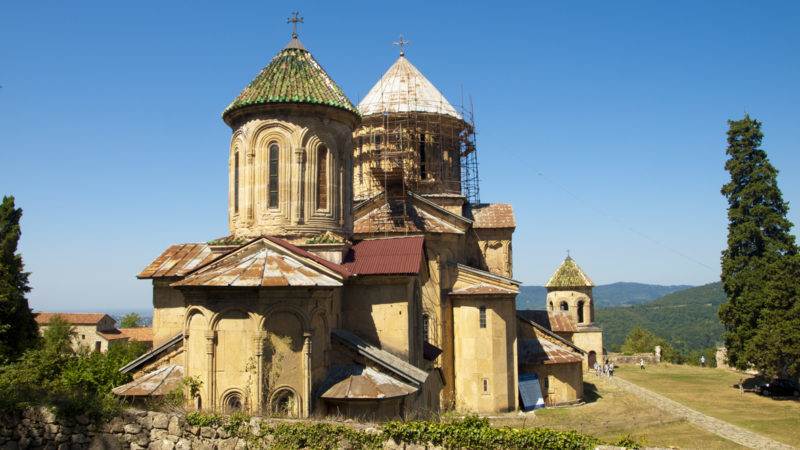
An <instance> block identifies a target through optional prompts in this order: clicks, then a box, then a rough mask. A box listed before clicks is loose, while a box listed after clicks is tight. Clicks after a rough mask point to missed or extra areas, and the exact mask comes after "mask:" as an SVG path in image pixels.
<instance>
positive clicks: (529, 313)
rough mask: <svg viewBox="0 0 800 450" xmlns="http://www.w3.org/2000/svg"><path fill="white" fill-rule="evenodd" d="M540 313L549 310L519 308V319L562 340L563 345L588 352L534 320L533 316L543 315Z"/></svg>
mask: <svg viewBox="0 0 800 450" xmlns="http://www.w3.org/2000/svg"><path fill="white" fill-rule="evenodd" d="M539 313H547V311H538V310H537V311H534V310H517V320H521V321H523V322H524V323H527V324H528V325H531V326H532V327H533V328H535V329H537V330H539V331H540V332H542V333H544V334H546V335H547V336H550V338H552V339H555V340H557V341H559V342H561V343H562V344H563V345H565V346H567V347H569V348H571V349H573V350H575V351H576V352H578V353H586V352H585V351H583V349H581V348H580V347H578V346H577V345H575V344H573V343H572V342H570V341H568V340H566V339H564V338H563V337H561V336H559V335H557V334H555V332H554V330H551V329H550V328H549V327H547V326H544V325H542V324H540V323H539V322H537V321H535V320H533V318H538V317H541V316H540V315H537V314H539Z"/></svg>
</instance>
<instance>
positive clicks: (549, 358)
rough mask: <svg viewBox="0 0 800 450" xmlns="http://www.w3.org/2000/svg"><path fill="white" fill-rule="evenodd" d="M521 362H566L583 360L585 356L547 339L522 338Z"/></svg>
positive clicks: (534, 363)
mask: <svg viewBox="0 0 800 450" xmlns="http://www.w3.org/2000/svg"><path fill="white" fill-rule="evenodd" d="M517 357H518V358H519V364H529V365H536V364H564V363H576V362H581V361H583V357H582V356H581V355H580V354H578V353H575V352H572V351H570V350H568V349H566V348H564V347H561V346H560V345H557V344H555V343H553V342H550V341H548V340H545V339H520V340H519V341H518V343H517Z"/></svg>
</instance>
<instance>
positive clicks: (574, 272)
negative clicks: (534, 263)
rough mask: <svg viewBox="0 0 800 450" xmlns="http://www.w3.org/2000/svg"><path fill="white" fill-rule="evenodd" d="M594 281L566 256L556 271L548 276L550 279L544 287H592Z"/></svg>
mask: <svg viewBox="0 0 800 450" xmlns="http://www.w3.org/2000/svg"><path fill="white" fill-rule="evenodd" d="M593 286H594V283H592V280H590V279H589V277H587V276H586V274H585V273H584V272H583V270H581V268H580V267H578V264H576V263H575V261H574V260H573V259H572V258H570V257H569V256H567V259H565V260H564V262H563V263H561V266H559V268H558V270H556V273H554V274H553V276H552V277H550V281H548V282H547V284H545V285H544V287H593Z"/></svg>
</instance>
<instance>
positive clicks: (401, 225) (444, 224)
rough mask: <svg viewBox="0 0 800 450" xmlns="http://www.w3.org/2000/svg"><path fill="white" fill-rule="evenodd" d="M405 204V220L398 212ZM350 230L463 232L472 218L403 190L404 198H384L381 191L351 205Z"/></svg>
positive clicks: (365, 231) (375, 231)
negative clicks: (353, 213) (351, 226)
mask: <svg viewBox="0 0 800 450" xmlns="http://www.w3.org/2000/svg"><path fill="white" fill-rule="evenodd" d="M403 206H405V220H404V219H403V218H402V217H401V214H398V211H400V212H402V210H403ZM354 212H355V218H354V219H355V220H354V221H353V232H354V233H356V234H369V233H454V234H464V233H465V232H466V231H467V230H468V229H469V227H470V226H471V225H472V220H470V219H467V218H466V217H463V216H460V215H458V214H455V213H453V212H452V211H449V210H447V209H445V208H442V207H441V206H439V205H437V204H436V203H433V202H432V201H430V200H428V199H426V198H424V197H422V196H420V195H417V194H415V193H413V192H410V191H406V201H405V202H400V201H397V200H389V201H387V200H386V194H385V193H381V194H378V195H376V196H375V197H372V198H371V199H369V200H366V201H364V202H361V203H359V204H358V205H356V207H355V210H354Z"/></svg>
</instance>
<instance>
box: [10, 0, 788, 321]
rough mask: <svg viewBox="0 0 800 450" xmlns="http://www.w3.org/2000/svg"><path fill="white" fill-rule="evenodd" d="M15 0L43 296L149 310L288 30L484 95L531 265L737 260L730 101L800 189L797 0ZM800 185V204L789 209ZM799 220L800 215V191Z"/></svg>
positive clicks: (488, 178) (359, 69) (17, 62)
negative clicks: (166, 260)
mask: <svg viewBox="0 0 800 450" xmlns="http://www.w3.org/2000/svg"><path fill="white" fill-rule="evenodd" d="M275 4H276V3H275V2H265V1H260V2H247V3H240V2H233V1H231V2H199V1H192V2H189V1H180V2H179V1H174V2H165V1H157V2H151V1H139V2H124V3H123V2H108V1H104V2H51V1H44V2H22V1H17V2H5V3H4V4H3V8H2V13H1V14H0V85H2V88H0V194H4V195H14V196H15V197H16V202H17V206H19V207H22V208H23V210H24V216H23V221H22V230H23V236H22V241H21V244H20V251H21V252H22V254H23V258H24V260H25V263H26V267H27V270H29V271H31V272H32V275H31V279H30V280H31V285H32V287H33V291H32V292H31V293H30V294H29V297H28V298H29V301H30V304H31V307H33V308H34V309H35V310H53V311H55V310H60V311H98V312H113V311H126V310H134V309H136V310H146V309H147V308H149V307H151V288H150V282H149V281H141V280H137V279H136V278H135V275H136V274H137V273H139V271H140V270H141V269H142V268H143V267H145V266H146V265H147V264H148V263H149V262H150V261H151V260H153V259H154V258H155V257H156V256H158V255H159V254H160V252H161V251H163V250H164V249H165V248H166V247H167V246H168V245H170V244H173V243H181V242H202V241H208V240H211V239H214V238H218V237H221V236H225V235H227V234H228V229H227V158H228V151H229V142H230V135H231V130H230V129H229V128H228V127H227V126H226V125H225V124H224V123H223V122H222V120H221V118H220V114H221V113H222V110H223V109H224V108H225V107H226V106H227V105H228V104H229V103H230V101H231V100H233V98H235V97H236V95H237V94H238V93H239V92H240V91H241V90H242V89H243V88H244V87H245V86H246V85H247V83H248V82H249V81H250V80H251V79H252V78H253V77H254V76H255V75H256V74H257V73H258V72H259V70H260V69H261V68H263V67H264V66H265V65H266V64H268V63H269V61H270V60H271V59H272V57H273V56H274V55H275V54H276V53H277V52H278V51H280V49H281V48H283V46H284V45H285V44H286V43H287V42H288V41H289V40H290V38H291V26H289V25H287V24H286V19H287V17H288V16H289V13H290V12H291V11H296V10H297V11H300V16H302V17H304V19H305V23H304V24H301V25H300V26H299V33H300V40H301V41H302V42H303V44H304V45H305V46H306V48H308V49H309V50H310V51H311V52H312V54H313V55H314V57H315V58H316V59H317V60H318V61H319V62H320V64H321V65H322V66H323V67H324V68H325V69H326V70H327V72H328V73H329V74H330V75H331V76H332V78H333V79H334V80H335V81H336V83H337V84H338V85H339V86H340V87H341V88H342V89H343V90H344V92H345V93H346V94H347V95H348V96H349V97H350V98H351V99H352V100H353V102H354V103H355V102H357V101H358V100H359V99H360V98H362V97H363V96H364V95H365V94H366V93H367V92H368V91H369V89H370V88H371V87H372V85H373V84H375V82H377V80H378V79H379V78H380V76H381V75H382V74H383V73H384V72H385V71H386V69H388V68H389V66H390V65H391V64H392V63H393V62H394V60H395V59H396V58H397V56H398V49H397V47H394V46H392V45H391V44H392V42H393V41H396V40H397V37H398V35H399V34H400V33H402V34H403V35H404V36H405V38H406V39H407V40H409V41H411V44H410V45H409V46H408V47H407V49H406V56H407V57H408V59H409V60H410V61H411V62H412V63H413V64H414V65H415V66H416V67H417V68H418V69H420V70H421V71H422V73H423V74H424V75H425V76H426V77H427V78H428V79H429V80H431V82H433V84H434V85H436V86H437V87H438V88H439V90H440V91H442V93H443V94H444V95H445V97H447V98H448V99H449V100H450V102H451V103H453V104H454V105H456V106H459V105H460V104H461V103H462V100H461V99H462V94H461V92H462V86H463V92H464V95H465V99H466V102H468V101H469V98H470V97H471V99H472V103H473V105H474V113H475V119H476V125H477V129H478V133H479V134H478V161H479V163H480V178H481V200H482V201H483V202H503V203H512V204H513V205H514V211H515V214H516V221H517V229H516V232H515V234H514V277H515V278H517V279H519V280H521V281H523V282H524V283H526V284H532V285H538V284H543V283H544V282H546V281H547V279H548V278H549V276H550V275H551V274H552V273H553V272H554V271H555V269H556V268H557V267H558V265H559V264H560V262H561V261H562V260H563V258H564V257H565V256H566V251H567V249H569V250H570V252H571V255H572V257H573V258H574V259H575V260H576V261H577V262H578V264H579V265H581V267H583V269H584V270H585V271H586V272H587V273H588V275H589V276H590V277H591V278H592V279H593V280H594V281H595V283H597V284H606V283H613V282H616V281H636V282H643V283H657V284H693V285H699V284H705V283H709V282H713V281H717V280H718V279H719V272H720V269H719V257H720V251H721V250H722V249H723V248H724V246H725V239H726V233H727V231H726V225H727V219H726V202H725V199H724V198H723V197H722V196H721V195H720V193H719V190H720V187H721V186H722V184H723V183H725V182H726V180H727V178H728V175H727V173H726V172H725V171H724V169H723V165H724V162H725V159H726V156H725V148H726V142H725V131H726V130H727V122H726V121H727V120H728V119H740V118H742V117H743V116H744V113H745V111H747V113H749V114H750V115H751V116H752V117H754V118H756V119H758V120H760V121H762V122H763V123H764V126H763V128H762V131H763V132H764V133H765V135H766V136H765V139H764V149H765V150H766V151H767V153H768V155H769V157H770V159H771V161H772V163H773V164H774V165H775V166H776V167H777V168H778V169H779V170H780V175H779V177H778V182H779V187H780V188H781V189H782V190H783V195H784V199H785V200H788V201H789V202H790V204H791V205H793V204H794V202H800V164H798V163H799V162H800V152H798V146H800V144H798V139H797V131H798V118H799V117H800V62H799V61H798V59H800V26H798V23H800V3H798V2H795V1H785V2H777V1H775V2H772V1H766V2H752V1H747V2H744V1H724V2H723V1H719V2H712V1H703V2H700V1H669V2H663V1H662V2H655V1H642V0H635V1H625V2H617V1H608V2H596V1H572V2H530V1H526V2H519V3H501V2H494V3H491V2H489V3H487V2H485V1H481V2H464V1H461V2H433V1H426V2H415V1H404V2H374V1H373V2H363V3H357V2H330V1H325V2H302V3H301V2H278V4H279V6H275ZM791 205H790V206H791ZM789 218H790V220H792V221H793V222H794V223H798V221H800V211H798V209H791V210H790V213H789Z"/></svg>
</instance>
